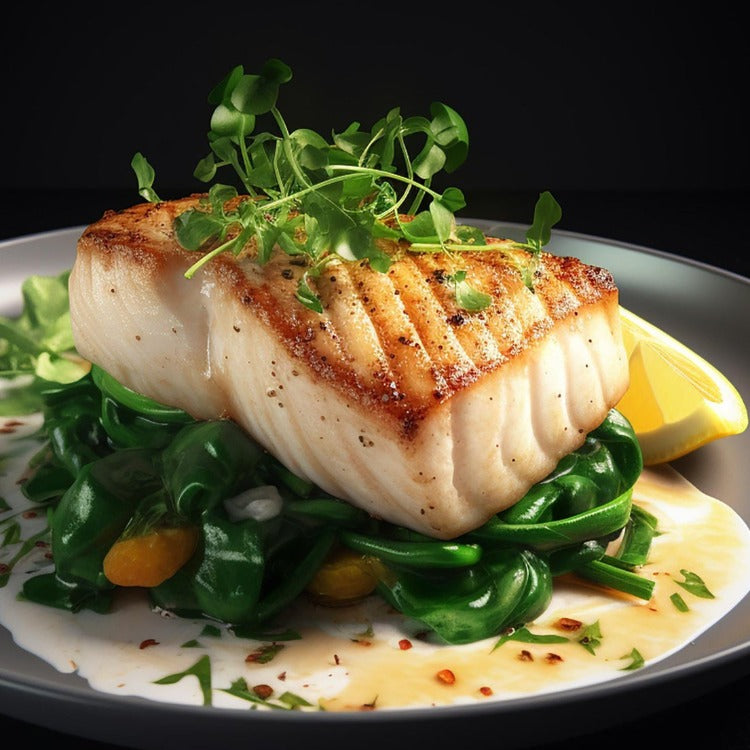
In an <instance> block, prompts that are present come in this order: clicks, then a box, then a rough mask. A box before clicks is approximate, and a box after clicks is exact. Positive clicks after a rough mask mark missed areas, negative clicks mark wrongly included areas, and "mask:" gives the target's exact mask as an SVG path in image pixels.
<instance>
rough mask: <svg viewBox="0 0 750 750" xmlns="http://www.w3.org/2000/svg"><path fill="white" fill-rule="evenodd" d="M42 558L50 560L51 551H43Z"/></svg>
mask: <svg viewBox="0 0 750 750" xmlns="http://www.w3.org/2000/svg"><path fill="white" fill-rule="evenodd" d="M44 558H45V559H46V560H52V553H51V552H45V553H44Z"/></svg>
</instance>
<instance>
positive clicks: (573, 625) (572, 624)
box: [555, 617, 583, 633]
mask: <svg viewBox="0 0 750 750" xmlns="http://www.w3.org/2000/svg"><path fill="white" fill-rule="evenodd" d="M581 625H583V623H582V622H581V621H580V620H574V619H573V618H572V617H561V618H560V619H559V620H558V621H557V622H556V623H555V627H556V628H557V629H558V630H565V631H567V632H569V633H571V632H573V631H575V630H578V629H579V628H580V627H581Z"/></svg>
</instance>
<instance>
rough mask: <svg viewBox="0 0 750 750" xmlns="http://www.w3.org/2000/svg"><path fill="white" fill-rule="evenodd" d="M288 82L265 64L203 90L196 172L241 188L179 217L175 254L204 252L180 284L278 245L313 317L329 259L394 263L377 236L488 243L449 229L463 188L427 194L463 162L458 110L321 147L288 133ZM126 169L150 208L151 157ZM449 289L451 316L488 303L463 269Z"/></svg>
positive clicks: (428, 242) (218, 186)
mask: <svg viewBox="0 0 750 750" xmlns="http://www.w3.org/2000/svg"><path fill="white" fill-rule="evenodd" d="M291 79H292V71H291V69H290V68H289V66H287V65H286V64H285V63H284V62H282V61H281V60H278V59H276V58H272V59H270V60H268V61H267V62H266V63H265V64H264V65H263V67H262V68H261V71H260V73H258V74H247V73H245V71H244V68H243V67H242V66H241V65H238V66H236V67H234V68H233V69H232V70H231V71H230V72H229V73H228V74H227V75H226V76H225V78H224V79H223V80H222V81H221V82H220V83H219V84H218V85H217V86H215V87H214V88H213V90H212V91H211V92H210V94H209V97H208V101H209V104H211V105H213V107H214V109H213V113H212V115H211V119H210V129H209V132H208V136H207V137H208V142H209V147H210V151H209V153H208V154H207V155H206V156H204V157H203V158H202V159H201V160H200V161H199V162H198V164H197V166H196V168H195V170H194V172H193V175H194V176H195V177H196V178H197V179H198V180H200V181H202V182H204V183H211V182H212V181H214V180H215V179H216V177H217V174H218V173H219V171H220V170H224V169H225V168H227V167H229V168H231V169H232V170H233V172H234V179H235V182H238V183H239V184H238V185H237V186H235V185H233V184H224V183H221V182H215V183H214V184H212V185H211V187H210V188H209V190H208V193H207V197H206V198H205V200H202V201H201V203H200V205H199V206H197V207H195V208H191V209H188V210H186V211H185V212H183V213H182V214H180V215H179V216H178V217H177V219H176V222H175V233H176V237H177V240H178V242H179V243H180V245H182V246H183V247H184V248H186V249H188V250H194V251H200V252H202V253H203V254H202V255H201V257H200V258H199V259H198V260H197V261H196V262H195V263H194V264H192V265H191V266H190V268H189V269H188V270H187V272H186V274H185V275H186V277H188V278H190V277H192V276H193V275H194V274H195V273H196V272H197V271H198V270H199V269H200V268H201V267H202V266H203V265H205V264H206V263H208V262H209V261H210V260H211V259H212V258H214V257H216V256H217V255H219V254H221V253H224V252H231V253H233V254H234V255H238V254H239V253H241V252H242V251H243V250H245V249H246V248H248V247H253V249H254V251H255V258H256V260H257V262H258V263H260V264H263V263H266V262H267V261H268V260H269V258H270V257H271V255H272V253H273V252H274V251H275V250H276V249H277V248H280V249H281V250H282V251H283V252H286V253H287V254H289V255H296V256H301V257H302V259H304V261H305V263H304V264H305V271H304V273H303V274H302V275H301V277H300V279H299V281H298V286H297V291H296V297H297V299H298V300H299V301H300V302H301V303H302V304H303V305H305V306H306V307H308V308H310V309H312V310H315V311H317V312H321V311H322V309H323V308H322V303H321V301H320V299H319V298H318V296H317V295H316V293H315V291H314V289H313V285H311V283H310V282H311V279H314V278H315V277H317V276H319V275H320V274H321V273H322V271H323V269H324V268H325V267H326V265H328V264H329V263H330V262H331V261H333V260H344V261H366V262H368V263H369V265H370V266H371V267H372V268H373V269H374V270H375V271H379V272H386V271H387V270H388V268H389V267H390V264H391V257H390V256H389V255H388V254H387V253H386V252H385V251H384V250H383V249H381V246H379V244H378V242H377V241H378V240H379V239H388V240H391V241H392V242H395V243H400V244H401V245H403V246H405V247H406V248H407V249H410V248H412V247H413V248H414V249H415V250H416V251H418V252H425V251H435V252H453V251H455V250H461V251H465V250H475V249H477V247H478V246H479V245H484V244H486V243H485V238H484V235H483V234H482V233H481V232H480V231H479V230H478V229H476V228H473V227H461V226H459V225H458V224H457V222H456V218H455V214H456V212H458V211H459V210H460V209H462V208H464V207H465V205H466V201H465V198H464V194H463V193H462V191H461V190H459V189H458V188H456V187H448V188H446V189H444V190H442V191H438V190H437V189H435V187H434V186H433V178H434V177H435V175H437V174H438V173H439V172H441V171H444V172H446V173H449V174H450V173H452V172H453V171H455V170H456V169H457V168H458V167H459V166H460V165H461V164H462V163H463V162H464V160H465V158H466V156H467V153H468V147H469V136H468V131H467V128H466V124H465V123H464V121H463V119H462V118H461V116H460V115H459V114H458V113H457V112H456V111H455V110H453V109H452V108H451V107H449V106H448V105H446V104H443V103H441V102H434V103H433V104H432V105H431V107H430V117H404V116H403V115H402V114H401V111H400V109H399V108H393V109H391V110H390V111H389V112H388V113H387V114H386V116H385V117H383V118H381V119H380V120H378V121H377V122H376V123H375V124H374V125H373V126H372V127H371V128H369V129H366V128H363V127H362V126H361V124H360V123H359V122H356V121H355V122H352V123H351V124H350V125H348V126H347V127H346V128H344V130H342V131H341V132H336V131H334V132H332V134H331V139H330V142H329V140H327V139H326V138H324V137H323V136H321V135H320V134H318V133H316V132H315V131H313V130H309V129H306V128H300V129H296V130H290V128H289V126H288V125H287V122H286V121H285V119H284V117H283V116H282V114H281V112H280V110H279V109H278V107H277V100H278V97H279V90H280V88H281V86H282V85H283V84H285V83H288V82H289V81H290V80H291ZM262 117H266V118H270V119H271V120H272V121H273V124H274V125H275V128H274V129H273V131H271V130H260V129H259V128H258V124H259V120H260V118H262ZM415 142H417V149H415V147H414V143H415ZM131 165H132V168H133V170H134V171H135V173H136V176H137V178H138V191H139V194H140V195H141V196H142V197H143V198H145V199H146V200H148V201H152V202H158V201H159V200H160V199H159V197H158V195H157V193H156V192H155V190H154V188H153V182H154V177H155V173H154V169H153V167H152V166H151V165H150V164H149V162H148V160H147V159H146V158H145V157H144V156H143V155H142V154H141V153H137V154H136V155H135V156H134V157H133V161H132V164H131ZM238 188H239V189H240V190H241V191H242V192H243V194H244V195H243V196H242V197H241V198H240V195H239V193H238ZM545 195H548V194H545ZM549 198H551V196H549ZM540 202H541V198H540ZM423 205H424V206H425V207H424V208H423ZM554 206H557V204H556V203H554V199H552V204H550V202H549V199H548V198H545V199H544V203H543V205H542V206H541V208H540V207H539V205H538V207H537V209H538V212H539V219H538V220H537V217H536V216H535V221H534V225H533V226H532V228H531V229H530V230H529V232H530V233H529V234H528V235H527V243H526V244H524V245H522V246H523V247H525V248H527V249H528V250H530V251H531V252H532V255H533V254H534V253H538V251H539V249H541V246H542V245H543V244H544V243H545V242H546V241H548V239H549V227H550V226H551V225H552V224H553V223H554V222H555V221H556V220H557V219H555V212H554ZM557 209H558V210H559V206H558V207H557ZM404 213H406V214H408V215H409V216H410V220H409V221H405V220H403V214H404ZM558 219H559V216H558ZM428 248H430V250H428ZM530 278H531V277H529V279H527V280H526V281H527V284H529V285H530ZM452 281H453V283H454V288H455V296H456V302H457V304H458V306H459V307H462V308H463V309H466V310H469V311H476V310H481V309H484V308H485V307H487V306H488V305H489V304H490V303H491V297H490V296H489V295H487V294H484V293H483V292H481V291H479V290H476V289H474V288H473V287H471V285H470V284H469V282H468V281H467V279H466V272H465V271H457V272H456V273H454V274H453V276H452Z"/></svg>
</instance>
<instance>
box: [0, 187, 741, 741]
mask: <svg viewBox="0 0 750 750" xmlns="http://www.w3.org/2000/svg"><path fill="white" fill-rule="evenodd" d="M468 197H469V208H468V209H467V211H466V212H464V213H465V214H466V216H472V217H476V218H486V219H497V220H503V221H513V222H521V223H528V221H529V220H530V216H531V212H532V210H533V203H534V200H535V198H536V192H534V191H526V192H504V191H497V192H489V191H487V192H477V193H476V194H469V195H468ZM557 197H558V199H559V201H560V203H561V204H562V207H563V217H564V218H563V221H562V222H561V224H560V228H562V229H568V230H571V231H575V232H581V233H584V234H591V235H595V236H598V237H602V238H606V239H613V240H620V241H624V242H629V243H635V244H638V245H641V246H644V247H648V248H652V249H656V250H662V251H666V252H670V253H673V254H676V255H682V256H684V257H688V258H692V259H695V260H699V261H701V262H705V263H708V264H710V265H713V266H717V267H720V268H725V269H728V270H730V271H732V272H734V273H738V274H740V275H743V276H750V263H749V261H748V257H747V255H748V254H747V252H746V248H747V242H746V241H745V240H744V239H743V237H744V231H745V229H744V226H743V223H744V219H745V214H746V211H745V206H746V205H747V198H748V195H747V193H746V192H735V191H709V192H635V191H632V192H622V191H616V192H607V191H582V192H578V191H563V192H562V193H557ZM0 200H1V201H2V205H3V216H4V220H3V222H2V227H0V232H2V236H3V237H14V236H20V235H23V234H29V233H36V232H40V231H47V230H52V229H59V228H63V227H69V226H77V225H79V224H85V223H87V222H89V221H92V220H95V219H96V218H98V216H99V215H100V214H101V213H102V212H103V211H104V210H106V209H109V208H112V209H117V208H123V207H125V206H126V205H128V204H130V203H134V202H138V200H140V199H139V198H138V197H137V196H135V200H134V199H133V195H132V194H131V193H130V192H129V191H111V192H107V191H83V192H81V191H62V192H54V191H39V192H34V191H5V192H4V193H2V194H0ZM718 669H719V670H720V672H721V674H714V675H713V676H709V675H708V674H705V673H701V676H699V677H696V678H695V679H696V680H700V684H699V683H697V682H694V683H692V684H683V685H682V686H681V687H680V685H679V684H677V685H670V686H669V687H667V689H666V690H665V692H664V694H663V695H658V696H655V697H654V698H653V705H646V706H645V707H644V706H643V705H642V701H637V700H636V696H631V698H630V700H632V701H633V702H634V703H633V705H634V704H635V703H638V704H639V707H638V716H639V717H641V718H637V719H632V718H631V716H632V715H631V714H629V707H632V705H631V703H630V701H629V699H627V698H623V699H622V700H621V704H620V705H617V706H613V705H604V706H601V705H600V706H597V705H592V706H591V724H590V725H587V727H588V728H589V729H590V728H591V727H592V726H593V727H596V728H597V729H596V731H594V732H593V733H591V732H587V731H586V729H587V727H584V726H575V727H571V726H569V725H568V724H566V722H565V717H564V715H561V716H558V717H556V718H555V717H550V716H545V717H539V718H538V720H539V721H557V722H559V725H560V728H561V732H564V733H565V734H566V737H567V738H566V739H564V740H562V741H560V742H553V743H551V744H549V743H548V744H545V745H538V746H535V747H537V748H544V750H573V749H574V748H575V749H576V750H593V749H594V748H600V747H615V748H616V747H624V746H626V745H627V746H628V747H631V746H634V745H635V746H637V747H656V746H658V745H657V740H656V737H658V736H662V735H665V736H668V738H669V744H670V746H672V747H680V746H683V747H701V746H708V745H710V746H713V747H717V748H722V749H725V750H734V749H735V748H737V749H739V748H749V747H750V714H748V712H747V709H746V707H747V705H748V703H749V702H750V663H747V659H743V660H742V661H738V662H732V663H731V664H722V665H719V667H718ZM717 685H719V686H720V687H716V686H717ZM650 700H652V698H651V697H649V701H650ZM0 710H1V707H0ZM39 712H40V713H39V717H40V718H39V721H40V722H42V723H44V722H52V721H53V720H52V719H50V717H49V716H45V714H44V706H40V707H39ZM613 717H615V718H614V719H613ZM133 720H134V721H137V720H138V719H137V716H135V717H134V718H133ZM535 720H537V719H536V718H535V717H532V718H530V721H535ZM53 725H54V722H53ZM467 731H468V732H469V734H467V737H466V739H467V740H468V739H469V737H473V738H475V739H476V740H477V741H480V742H481V743H482V744H483V745H485V746H487V747H498V748H499V747H502V744H503V743H502V726H499V725H497V724H494V725H493V724H492V722H489V721H488V722H485V724H484V725H482V724H477V725H473V726H472V727H467ZM14 732H18V733H19V734H18V735H17V736H19V737H23V740H24V741H25V742H33V743H37V742H38V743H39V744H40V745H41V744H42V743H48V744H49V745H50V746H52V745H54V746H55V747H57V748H60V750H63V749H64V748H78V749H79V750H114V749H115V748H117V747H118V745H117V743H116V738H115V743H114V744H105V743H101V742H95V741H92V740H89V739H86V738H81V737H74V736H70V735H66V734H61V733H59V732H57V731H54V730H51V729H46V728H42V727H40V726H37V725H32V724H27V723H25V722H21V721H17V720H15V719H10V718H7V717H6V716H2V715H0V736H4V737H10V736H12V735H13V733H14ZM179 733H180V730H179V727H175V743H174V747H175V748H178V747H179V746H180V744H179V736H180V734H179ZM571 735H575V736H571ZM248 739H250V738H248ZM332 739H333V737H332ZM371 739H372V740H373V741H374V739H375V737H374V736H373V738H371ZM338 740H341V737H340V736H339V737H338V738H337V742H336V743H334V744H340V742H338ZM418 741H419V738H418V737H411V736H409V732H408V724H407V725H404V731H403V732H399V733H398V734H397V735H394V736H392V737H391V738H390V740H389V742H388V743H387V744H388V745H389V746H390V747H391V750H395V747H396V746H398V747H401V746H403V747H406V746H413V745H414V744H415V743H417V742H418ZM461 741H462V738H461V737H456V736H453V735H449V734H446V735H445V737H443V738H442V741H441V744H439V745H435V744H432V747H435V748H438V747H453V746H455V745H456V744H457V743H460V742H461ZM367 742H368V739H367V738H362V737H357V746H358V747H360V748H365V747H375V745H372V744H366V743H367ZM363 743H365V744H363ZM282 744H283V743H282ZM279 746H281V745H279ZM342 746H343V745H342ZM379 746H382V745H379ZM207 747H208V745H207Z"/></svg>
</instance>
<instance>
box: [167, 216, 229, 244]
mask: <svg viewBox="0 0 750 750" xmlns="http://www.w3.org/2000/svg"><path fill="white" fill-rule="evenodd" d="M224 226H225V222H224V221H222V219H221V218H220V217H216V216H215V215H214V214H210V213H206V212H205V211H199V210H198V209H195V208H190V209H188V210H187V211H183V213H181V214H180V215H179V216H178V217H177V218H176V219H175V222H174V228H175V234H176V236H177V241H178V242H179V243H180V245H182V247H184V248H185V249H186V250H200V249H201V248H202V247H204V246H205V245H206V243H208V242H209V241H212V240H216V239H218V238H219V237H220V236H221V233H222V230H223V228H224Z"/></svg>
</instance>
